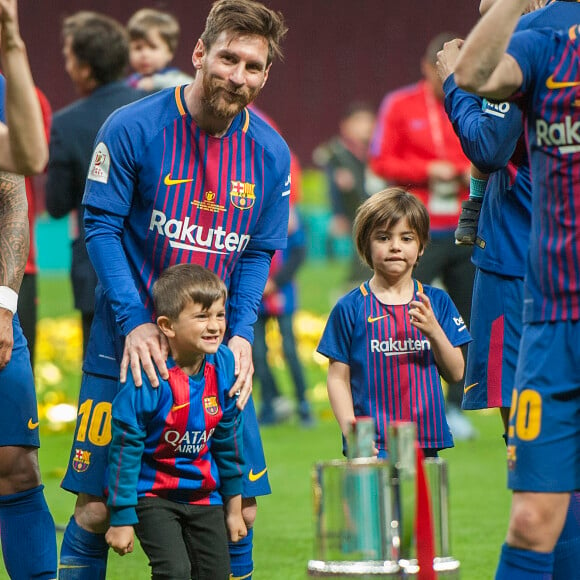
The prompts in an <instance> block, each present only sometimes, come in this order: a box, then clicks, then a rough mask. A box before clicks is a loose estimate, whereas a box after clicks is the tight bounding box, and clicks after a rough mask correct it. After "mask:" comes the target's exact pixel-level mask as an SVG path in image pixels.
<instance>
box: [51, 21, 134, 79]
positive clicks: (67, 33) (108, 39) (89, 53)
mask: <svg viewBox="0 0 580 580" xmlns="http://www.w3.org/2000/svg"><path fill="white" fill-rule="evenodd" d="M62 36H63V39H65V40H66V39H67V38H70V40H71V49H72V51H73V53H74V55H75V56H76V58H77V59H78V60H79V62H81V63H83V64H88V65H89V66H90V67H91V70H92V73H93V77H94V79H95V80H96V81H97V83H98V84H99V85H105V84H108V83H110V82H113V81H116V80H119V79H120V78H121V77H122V76H123V74H124V73H125V69H126V68H127V65H128V64H129V42H128V39H127V33H126V32H125V28H124V27H123V25H122V24H121V23H120V22H118V21H117V20H115V19H114V18H111V17H109V16H105V15H104V14H99V13H97V12H88V11H81V12H77V13H76V14H73V15H72V16H69V17H67V18H65V20H64V22H63V26H62Z"/></svg>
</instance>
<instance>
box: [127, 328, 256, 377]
mask: <svg viewBox="0 0 580 580" xmlns="http://www.w3.org/2000/svg"><path fill="white" fill-rule="evenodd" d="M250 352H251V351H250ZM168 355H169V344H168V342H167V338H166V337H165V335H164V334H163V333H162V332H161V331H160V330H159V328H158V327H157V325H156V324H153V323H151V322H147V323H145V324H141V325H139V326H137V327H135V328H134V329H133V330H132V331H131V332H130V333H129V334H128V335H127V337H126V339H125V349H124V351H123V359H122V360H121V372H120V381H121V382H122V383H124V382H126V380H127V371H128V369H129V368H130V369H131V374H132V375H133V380H134V382H135V386H136V387H140V386H142V385H143V379H142V377H141V367H143V370H144V371H145V374H146V375H147V378H148V379H149V381H150V383H151V385H152V386H153V387H158V386H159V378H158V376H157V371H159V374H160V375H161V378H163V379H167V378H169V372H168V371H167V365H166V364H165V362H166V361H167V357H168Z"/></svg>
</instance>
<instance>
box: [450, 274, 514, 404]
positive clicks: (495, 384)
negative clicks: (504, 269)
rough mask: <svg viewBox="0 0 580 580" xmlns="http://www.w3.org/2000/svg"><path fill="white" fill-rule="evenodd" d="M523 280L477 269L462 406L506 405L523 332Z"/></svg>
mask: <svg viewBox="0 0 580 580" xmlns="http://www.w3.org/2000/svg"><path fill="white" fill-rule="evenodd" d="M523 291H524V290H523V280H522V279H521V278H511V277H505V276H501V275H499V274H492V273H491V272H487V271H485V270H481V269H479V268H478V269H477V270H476V273H475V280H474V284H473V301H472V306H471V321H470V326H469V332H470V333H471V337H472V338H473V342H471V343H470V344H469V346H468V349H467V364H466V367H465V381H464V383H465V387H464V389H463V402H462V404H461V406H462V408H463V409H491V408H495V407H509V406H510V404H511V397H512V390H513V388H514V380H515V371H516V364H517V359H518V350H519V346H520V338H521V334H522V309H523V303H524V295H523Z"/></svg>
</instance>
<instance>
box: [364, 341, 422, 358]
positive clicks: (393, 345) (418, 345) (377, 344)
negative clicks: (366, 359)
mask: <svg viewBox="0 0 580 580" xmlns="http://www.w3.org/2000/svg"><path fill="white" fill-rule="evenodd" d="M424 350H431V344H430V343H429V341H428V340H427V339H426V338H424V339H423V340H417V339H414V338H407V339H405V340H395V339H394V338H392V337H391V338H389V340H376V339H373V340H371V352H382V353H383V354H384V355H385V356H397V355H400V354H411V353H413V352H422V351H424Z"/></svg>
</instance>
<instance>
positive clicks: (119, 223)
mask: <svg viewBox="0 0 580 580" xmlns="http://www.w3.org/2000/svg"><path fill="white" fill-rule="evenodd" d="M84 224H85V231H86V242H87V251H88V253H89V257H90V259H91V262H92V264H93V267H94V268H95V272H96V273H97V276H98V278H99V282H100V283H101V285H102V287H103V290H104V292H105V295H106V296H107V299H108V300H109V302H110V303H111V306H112V308H113V311H114V312H115V317H116V320H117V323H118V324H119V326H120V327H121V330H122V332H123V334H124V335H125V337H126V338H125V349H124V351H123V359H122V361H121V372H120V379H121V382H125V380H126V379H127V371H128V369H129V368H130V369H131V373H132V375H133V378H134V380H135V385H136V386H138V387H139V386H141V384H142V376H141V367H143V370H144V371H145V374H146V375H147V377H148V379H149V381H150V382H151V385H152V386H154V387H157V386H158V385H159V378H158V376H157V370H158V371H159V374H160V375H161V377H162V378H167V377H168V376H169V373H168V371H167V366H166V364H165V361H166V359H167V354H168V352H169V349H168V344H167V339H166V338H165V336H164V335H163V334H162V333H161V331H160V330H159V328H158V327H157V325H156V324H154V323H153V322H151V316H150V315H149V313H148V312H147V310H146V308H145V307H144V306H143V303H142V302H141V298H140V297H139V292H138V290H137V287H136V286H135V282H134V280H133V276H132V274H131V269H130V267H129V262H128V260H127V256H126V254H125V250H124V248H123V245H122V242H121V237H122V234H123V228H124V219H123V217H122V216H118V215H115V214H113V213H111V212H105V211H103V210H99V209H97V208H93V207H91V206H85V213H84Z"/></svg>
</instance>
